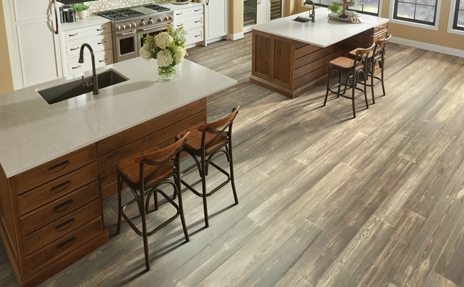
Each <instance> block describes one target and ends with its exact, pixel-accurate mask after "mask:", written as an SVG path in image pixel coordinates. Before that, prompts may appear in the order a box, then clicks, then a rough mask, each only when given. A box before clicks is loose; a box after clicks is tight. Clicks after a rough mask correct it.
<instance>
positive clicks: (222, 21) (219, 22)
mask: <svg viewBox="0 0 464 287" xmlns="http://www.w3.org/2000/svg"><path fill="white" fill-rule="evenodd" d="M228 4H229V1H228V0H206V35H207V36H206V37H207V39H208V40H212V39H215V38H219V37H223V36H226V35H227V31H228V27H229V25H228V23H229V19H228V18H229V17H228V14H229V13H228V12H229V9H228Z"/></svg>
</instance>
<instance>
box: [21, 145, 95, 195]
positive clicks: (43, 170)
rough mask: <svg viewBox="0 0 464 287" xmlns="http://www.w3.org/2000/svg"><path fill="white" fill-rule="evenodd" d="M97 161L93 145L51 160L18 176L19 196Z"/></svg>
mask: <svg viewBox="0 0 464 287" xmlns="http://www.w3.org/2000/svg"><path fill="white" fill-rule="evenodd" d="M96 160H97V152H96V149H95V145H94V144H92V145H90V146H87V147H85V148H82V149H80V150H77V151H75V152H73V153H70V154H68V155H65V156H62V157H59V158H57V159H54V160H51V161H49V162H47V163H46V164H43V165H40V166H38V167H36V168H33V169H30V170H28V171H26V172H24V173H22V174H20V175H18V176H16V179H17V183H18V194H21V193H23V192H25V191H28V190H30V189H32V188H34V187H37V186H39V185H41V184H44V183H46V182H49V181H51V180H53V179H55V178H58V177H60V176H62V175H65V174H67V173H69V172H71V171H73V170H76V169H78V168H80V167H82V166H84V165H87V164H89V163H91V162H93V161H96Z"/></svg>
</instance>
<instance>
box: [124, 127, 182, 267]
mask: <svg viewBox="0 0 464 287" xmlns="http://www.w3.org/2000/svg"><path fill="white" fill-rule="evenodd" d="M188 135H189V134H188V133H186V134H185V136H180V137H179V140H178V141H176V142H175V143H173V144H172V145H170V146H168V147H166V148H163V149H158V148H156V147H153V148H149V149H147V150H145V151H143V152H142V153H138V154H135V155H133V156H131V157H129V158H126V159H124V160H122V161H120V162H119V163H118V164H117V167H116V171H117V177H118V230H117V234H119V233H120V232H121V220H122V218H124V220H125V221H126V222H127V223H128V224H129V226H130V227H131V228H132V229H133V230H134V232H135V233H136V234H137V235H139V236H142V237H143V246H144V251H145V265H146V268H147V270H150V258H149V252H148V236H150V235H153V234H155V233H156V232H158V231H159V230H161V229H162V228H163V227H165V226H166V225H168V224H169V223H171V222H173V221H174V220H175V219H176V218H177V217H179V215H180V219H181V223H182V229H183V231H184V236H185V240H186V241H187V242H188V241H189V235H188V232H187V225H186V223H185V218H184V209H183V204H182V194H181V193H180V191H181V182H180V154H181V152H182V148H183V146H184V144H185V142H186V141H187V138H188ZM171 177H172V178H173V179H174V180H170V178H171ZM124 184H126V185H127V186H128V187H129V189H130V190H131V192H132V194H133V196H134V199H132V200H130V201H129V202H127V203H125V204H123V203H122V189H123V185H124ZM162 185H170V186H171V187H172V188H173V189H174V195H179V204H177V203H176V202H174V201H173V199H171V198H170V197H169V196H168V195H166V193H164V192H163V191H162V190H161V189H159V188H160V186H162ZM158 194H161V195H162V196H163V197H164V198H165V199H166V201H167V202H168V203H170V204H171V205H172V206H173V207H174V208H175V209H176V213H175V214H174V215H173V216H172V217H170V218H169V219H167V220H166V221H164V222H163V223H161V224H158V225H157V226H156V227H154V228H153V229H152V230H151V231H148V230H147V219H146V215H147V213H148V212H149V203H150V198H151V196H153V198H154V206H155V207H154V210H158ZM134 203H137V207H138V211H139V213H140V215H141V218H142V230H140V229H139V228H137V226H136V225H135V224H134V223H133V222H132V220H131V219H130V218H129V217H128V216H127V215H126V214H125V213H124V211H125V210H126V208H127V207H128V206H130V205H132V204H134Z"/></svg>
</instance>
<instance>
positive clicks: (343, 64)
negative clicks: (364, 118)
mask: <svg viewBox="0 0 464 287" xmlns="http://www.w3.org/2000/svg"><path fill="white" fill-rule="evenodd" d="M373 49H374V45H371V46H370V47H369V48H367V49H362V48H359V49H357V50H356V52H355V55H356V56H355V58H354V59H350V58H347V57H338V58H336V59H334V60H332V61H330V62H329V72H328V73H327V91H326V95H325V99H324V106H325V105H326V104H327V98H328V97H329V92H331V93H334V94H336V95H337V98H338V97H340V96H342V97H344V98H348V99H351V101H352V106H353V117H354V118H355V117H356V108H355V99H356V98H358V97H359V96H361V95H363V94H364V98H365V100H366V108H367V109H368V108H369V104H368V103H367V93H366V82H367V61H365V60H366V58H367V57H368V55H369V54H370V53H371V52H372V50H373ZM335 72H339V77H338V83H337V84H336V85H334V86H332V87H330V78H332V75H333V73H335ZM342 74H343V75H345V83H343V82H342ZM358 79H362V80H363V81H362V82H361V83H362V84H363V85H364V89H361V88H358V87H357V84H358ZM348 82H349V84H348ZM342 85H343V86H344V90H343V93H341V86H342ZM336 87H338V90H337V91H333V90H332V89H333V88H336ZM347 87H350V88H351V91H352V92H351V96H348V95H346V94H345V93H346V88H347ZM356 91H360V92H361V93H359V94H357V95H356V94H355V92H356Z"/></svg>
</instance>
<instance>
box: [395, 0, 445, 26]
mask: <svg viewBox="0 0 464 287" xmlns="http://www.w3.org/2000/svg"><path fill="white" fill-rule="evenodd" d="M441 2H442V1H441V0H437V3H436V9H435V23H434V25H432V24H431V23H430V22H425V21H421V20H408V19H405V18H395V12H396V9H397V8H396V7H397V3H398V0H392V1H390V14H389V19H390V22H391V23H395V24H400V25H405V26H411V27H416V28H422V29H429V30H435V31H438V25H439V23H440V10H441Z"/></svg>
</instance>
